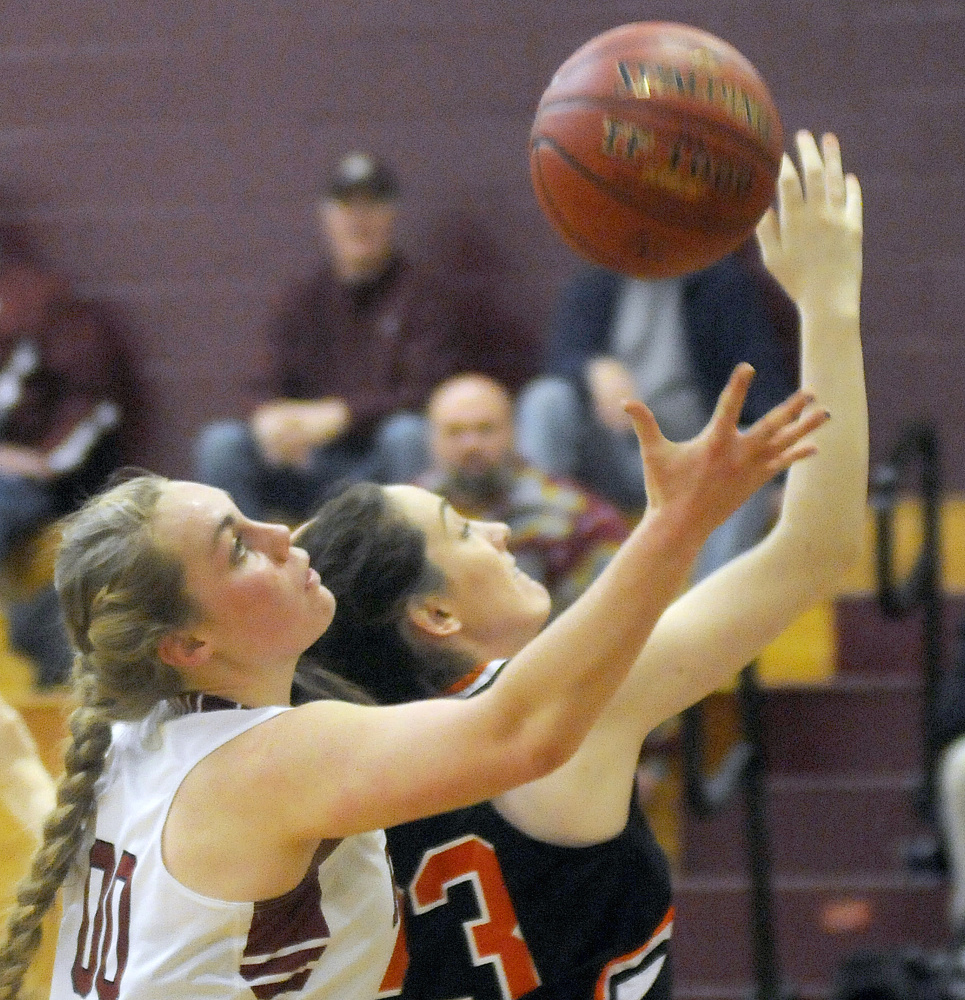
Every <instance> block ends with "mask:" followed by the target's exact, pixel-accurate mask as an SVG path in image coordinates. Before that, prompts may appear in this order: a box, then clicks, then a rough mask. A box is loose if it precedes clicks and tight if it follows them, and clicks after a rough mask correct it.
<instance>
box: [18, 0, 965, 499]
mask: <svg viewBox="0 0 965 1000" xmlns="http://www.w3.org/2000/svg"><path fill="white" fill-rule="evenodd" d="M641 17H646V18H649V19H665V20H676V21H684V22H688V23H692V24H696V25H698V26H700V27H703V28H705V29H707V30H710V31H712V32H714V33H716V34H719V35H721V36H723V37H724V38H726V39H727V40H729V41H730V42H732V43H733V44H735V45H736V46H737V47H738V48H740V49H741V50H742V51H743V52H744V53H745V54H746V55H747V56H748V57H749V58H750V59H751V60H752V61H753V62H754V63H755V64H756V65H757V67H758V68H759V69H760V71H761V72H762V74H763V75H764V77H765V79H767V81H768V82H769V84H770V85H771V88H772V90H773V92H774V95H775V97H776V99H777V103H778V106H779V107H780V109H781V111H782V114H783V117H784V122H785V127H786V129H787V130H788V132H789V133H790V132H793V130H794V129H796V128H798V127H801V126H804V127H808V128H812V129H815V130H821V129H824V128H833V129H835V130H836V131H838V132H839V134H840V135H841V137H842V140H843V143H844V146H845V150H846V155H847V160H848V165H849V166H850V167H852V168H854V169H855V170H856V171H858V172H859V174H860V176H861V177H862V180H863V183H864V189H865V199H866V205H867V215H868V220H867V280H866V293H865V303H866V307H865V308H866V311H865V315H866V321H865V330H866V343H867V354H868V375H869V384H870V393H871V408H872V426H873V446H874V450H875V455H876V456H877V457H881V456H883V455H885V454H887V453H888V452H889V451H890V448H891V445H892V442H893V441H894V439H895V437H896V435H897V433H898V430H899V428H901V427H902V426H903V425H904V424H905V423H906V422H907V421H909V420H919V419H932V420H935V421H936V422H937V424H938V426H939V428H940V430H941V433H942V438H943V444H944V449H945V459H946V461H945V465H946V472H947V477H948V480H949V485H950V486H951V487H955V488H959V489H960V488H962V487H965V455H963V454H961V449H959V448H958V436H959V428H960V427H961V426H962V425H963V422H965V421H963V417H965V392H963V391H962V386H961V382H962V375H961V373H962V371H963V369H965V365H963V363H962V362H963V357H962V356H963V354H965V338H963V337H962V336H961V335H960V323H961V317H962V315H963V314H965V250H963V241H962V238H961V232H962V228H963V223H962V220H963V218H965V211H963V209H965V204H963V203H965V157H963V155H962V153H963V149H965V8H963V7H962V5H961V4H960V3H958V2H945V0H931V2H929V3H927V4H926V3H922V2H920V0H821V2H815V0H798V2H796V3H793V4H792V3H788V2H785V0H768V2H763V0H717V2H715V3H708V2H706V0H705V2H703V3H697V2H692V0H691V2H688V0H679V2H676V3H668V2H664V0H654V2H651V3H649V4H647V5H645V7H643V8H642V7H641V6H640V5H639V4H638V3H632V4H631V3H628V2H623V0H614V2H611V3H606V4H604V3H600V2H597V0H552V2H549V3H542V2H540V3H538V2H533V0H528V2H525V3H520V2H514V0H474V2H473V3H466V4H453V3H449V2H443V0H410V2H402V0H355V2H353V3H351V4H349V3H346V2H342V0H329V2H325V3H323V2H320V0H316V2H315V3H307V2H304V0H288V2H278V3H274V4H255V3H245V2H244V0H236V2H234V3H232V2H229V0H198V2H196V3H193V4H190V5H175V4H166V3H158V2H156V0H152V2H147V0H113V2H112V0H85V2H84V3H82V4H78V3H68V2H66V0H47V2H46V3H44V4H28V3H27V2H26V0H11V2H10V3H8V4H6V6H5V9H4V18H3V28H2V31H0V94H2V99H0V153H2V158H0V163H2V167H0V183H4V184H7V185H12V186H14V187H16V188H17V189H19V190H20V191H21V192H22V193H23V197H24V209H23V212H24V214H25V216H26V217H27V219H28V221H29V222H30V223H31V224H32V225H33V226H34V227H35V228H36V229H37V231H38V233H39V235H40V237H41V242H42V244H43V245H44V246H45V247H46V248H47V249H48V250H49V252H50V254H51V256H52V257H53V259H54V260H55V261H56V262H57V263H58V264H60V265H61V266H63V267H64V268H65V269H67V270H68V272H70V273H72V274H73V275H75V276H76V278H77V280H78V282H79V283H80V284H81V286H82V287H83V288H85V289H86V290H88V291H90V292H92V293H94V294H97V295H103V296H106V297H108V298H110V299H113V300H115V301H117V302H118V303H120V304H121V305H122V306H123V307H124V308H125V309H126V310H127V312H128V314H129V315H130V316H131V318H132V321H133V324H134V329H135V331H136V334H137V338H138V345H139V348H140V353H141V354H142V356H143V363H144V369H145V374H146V375H147V377H148V380H149V384H150V396H151V438H150V443H149V445H148V448H147V450H146V453H145V455H144V460H145V463H146V464H149V465H152V466H154V467H157V468H159V469H160V470H161V471H166V472H172V473H174V474H185V473H187V472H188V471H189V464H188V448H189V442H190V438H191V435H192V434H193V433H194V431H195V430H196V429H197V426H198V425H199V423H200V422H201V421H203V420H207V419H210V418H212V417H215V416H220V415H224V414H227V413H232V412H236V408H237V401H236V396H237V388H238V385H239V383H240V381H241V380H242V379H243V378H244V376H245V372H246V369H247V367H248V366H249V364H250V362H251V359H252V358H254V357H256V356H257V353H258V344H259V338H260V336H261V329H262V324H263V322H264V320H265V318H266V316H267V314H268V310H269V307H270V301H271V298H272V296H273V294H275V292H276V291H277V289H278V287H279V284H280V282H282V281H284V280H285V279H286V278H288V277H289V276H291V275H292V274H293V273H298V272H301V271H303V270H305V269H306V268H308V267H310V266H311V264H312V262H313V261H314V260H315V259H316V255H317V252H318V251H317V246H316V243H315V235H314V231H313V228H312V222H311V199H312V197H313V195H314V193H315V190H316V183H317V180H318V178H319V176H320V175H321V174H322V173H323V172H324V169H325V167H326V166H327V165H328V164H330V163H331V162H332V160H333V159H334V158H335V157H336V156H337V155H338V154H339V153H341V152H342V151H344V150H345V149H347V148H350V147H368V148H370V149H373V150H375V151H377V152H382V153H384V154H386V155H388V156H389V157H391V158H392V159H394V160H395V161H396V162H397V163H398V164H399V165H400V168H401V172H402V175H403V180H404V183H405V187H406V193H407V197H406V210H407V214H406V223H405V236H406V240H407V242H408V243H409V244H410V245H411V246H419V247H420V248H426V249H427V252H428V251H429V250H438V249H439V248H440V247H445V246H447V245H449V244H450V240H451V234H452V233H453V232H454V231H455V230H458V231H459V234H460V240H461V242H460V243H459V244H457V245H460V246H461V247H462V249H463V251H464V252H465V253H466V255H467V259H468V260H469V266H468V267H467V268H466V271H467V274H468V273H469V272H472V274H471V275H470V276H469V277H467V280H478V279H479V277H480V275H482V276H483V277H486V278H488V279H490V280H491V281H492V282H493V283H494V284H495V285H496V286H497V287H498V288H499V289H500V296H499V297H500V304H501V306H502V307H504V308H505V310H506V313H507V321H509V322H515V323H518V324H521V325H522V326H523V328H525V329H528V330H530V331H532V332H533V333H534V334H535V333H537V332H538V331H539V330H541V329H542V327H543V325H544V324H545V321H546V316H547V311H548V309H549V308H550V305H551V303H552V301H553V298H554V296H555V294H556V290H557V289H558V287H559V284H560V282H561V281H562V280H563V279H564V278H565V277H566V275H567V274H568V273H569V271H570V269H571V268H572V267H573V266H574V263H575V260H574V258H573V256H572V255H571V254H570V252H569V251H568V250H566V249H565V248H563V247H562V246H561V245H560V244H559V243H558V241H557V240H556V239H555V237H554V236H553V235H552V234H551V233H550V232H549V231H548V227H547V226H546V224H545V223H544V222H543V220H542V217H541V216H540V214H539V212H538V209H537V208H536V205H535V202H534V200H533V197H532V194H531V191H530V188H529V177H528V165H527V159H526V152H525V144H526V136H527V132H528V128H529V120H530V116H531V114H532V110H533V108H534V107H535V104H536V102H537V100H538V98H539V94H540V92H541V91H542V89H543V87H544V86H545V85H546V83H547V82H548V81H549V78H550V76H551V74H552V72H553V70H554V68H555V67H556V66H557V65H558V64H559V63H560V62H561V61H562V60H563V58H565V56H567V55H568V54H569V53H570V52H571V51H572V50H573V49H575V48H576V47H577V46H578V45H580V44H582V43H583V42H584V41H586V40H587V39H588V38H590V37H591V36H592V35H594V34H595V33H597V32H598V31H601V30H604V29H606V28H609V27H613V26H615V25H617V24H621V23H624V22H627V21H632V20H637V19H640V18H641ZM467 218H468V219H470V220H472V225H471V226H470V227H468V234H467V227H466V226H465V220H466V219H467Z"/></svg>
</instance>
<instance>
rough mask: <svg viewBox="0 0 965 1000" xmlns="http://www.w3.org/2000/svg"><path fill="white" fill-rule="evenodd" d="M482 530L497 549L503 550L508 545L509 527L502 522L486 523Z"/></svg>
mask: <svg viewBox="0 0 965 1000" xmlns="http://www.w3.org/2000/svg"><path fill="white" fill-rule="evenodd" d="M484 528H485V530H486V532H487V534H488V535H489V538H490V540H491V541H492V543H493V545H495V546H496V548H497V549H505V548H506V547H507V545H508V544H509V525H508V524H503V522H502V521H486V522H485V524H484Z"/></svg>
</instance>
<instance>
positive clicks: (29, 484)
mask: <svg viewBox="0 0 965 1000" xmlns="http://www.w3.org/2000/svg"><path fill="white" fill-rule="evenodd" d="M61 513H62V510H61V502H60V499H59V495H58V491H57V487H56V486H55V485H51V484H50V483H42V482H37V481H36V480H33V479H27V478H25V477H23V476H8V475H0V562H3V560H5V559H6V558H7V556H8V555H9V554H10V549H11V548H12V547H13V546H14V544H15V543H16V542H18V541H19V540H21V539H22V538H26V537H27V536H29V535H31V534H33V532H34V531H36V530H37V529H38V528H40V526H41V525H42V524H44V523H45V522H46V521H48V520H50V519H51V518H53V517H56V516H58V515H59V514H61Z"/></svg>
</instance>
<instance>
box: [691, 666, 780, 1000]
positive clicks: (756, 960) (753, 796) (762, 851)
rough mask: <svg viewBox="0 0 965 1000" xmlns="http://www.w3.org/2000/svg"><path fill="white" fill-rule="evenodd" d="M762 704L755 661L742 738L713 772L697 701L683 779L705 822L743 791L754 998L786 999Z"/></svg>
mask: <svg viewBox="0 0 965 1000" xmlns="http://www.w3.org/2000/svg"><path fill="white" fill-rule="evenodd" d="M761 700H762V693H761V688H760V685H759V684H758V682H757V665H756V664H755V663H750V664H748V666H746V667H745V668H744V669H743V670H742V671H741V673H740V676H739V678H738V682H737V705H738V711H739V717H740V730H741V734H740V738H739V739H738V740H737V741H736V742H735V743H734V744H733V745H732V746H731V747H730V749H729V750H728V752H727V754H726V755H725V757H724V759H723V761H722V762H721V764H720V765H719V766H718V768H717V770H716V772H714V773H713V774H710V773H708V771H707V768H706V751H705V738H704V717H703V708H702V706H701V704H700V703H698V704H696V705H693V706H691V707H690V708H688V709H687V710H686V711H685V712H684V713H683V716H682V723H681V742H682V749H683V781H684V791H685V794H686V797H687V804H688V805H689V807H690V809H691V810H692V811H693V812H694V814H695V815H696V816H698V817H699V818H702V819H703V818H708V817H710V816H713V815H715V814H717V813H718V812H720V811H721V810H722V809H723V808H724V807H725V806H727V805H729V804H730V803H731V802H732V801H733V800H734V799H735V797H736V796H737V794H738V792H743V796H744V835H745V839H746V847H747V863H748V875H749V877H750V884H751V892H750V895H751V899H750V905H751V931H752V944H753V956H752V958H753V970H754V983H755V992H754V1000H786V998H787V997H788V995H789V994H788V991H787V989H786V988H785V986H784V985H783V983H782V981H781V973H780V966H779V962H778V956H777V940H776V935H775V933H774V917H773V907H772V890H771V841H770V831H769V827H768V821H767V808H766V790H765V775H766V769H765V763H766V762H765V759H764V732H763V723H762V720H761Z"/></svg>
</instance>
